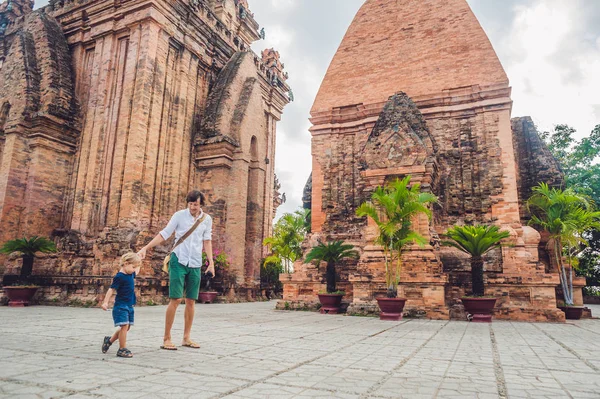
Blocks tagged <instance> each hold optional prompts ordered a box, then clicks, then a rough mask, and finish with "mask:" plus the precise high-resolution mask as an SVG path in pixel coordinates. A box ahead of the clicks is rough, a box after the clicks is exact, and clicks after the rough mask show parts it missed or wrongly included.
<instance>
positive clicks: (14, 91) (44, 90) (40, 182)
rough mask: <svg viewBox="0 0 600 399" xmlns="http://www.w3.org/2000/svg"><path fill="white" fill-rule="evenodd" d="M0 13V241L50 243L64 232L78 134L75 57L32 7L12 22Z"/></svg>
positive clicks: (55, 26) (45, 17) (50, 20)
mask: <svg viewBox="0 0 600 399" xmlns="http://www.w3.org/2000/svg"><path fill="white" fill-rule="evenodd" d="M17 3H19V2H17ZM17 3H15V4H14V7H16V9H19V8H18V4H17ZM5 5H6V3H4V4H3V6H5ZM14 7H13V10H15V8H14ZM3 9H4V11H2V10H0V19H2V20H3V21H4V22H7V23H8V26H7V27H6V30H5V31H4V34H3V35H2V37H1V38H0V42H1V43H2V46H1V47H2V50H3V53H2V54H0V56H1V58H2V60H3V62H2V65H1V67H0V104H1V105H2V110H3V115H2V126H0V130H1V132H2V133H0V135H1V136H2V140H1V143H0V145H1V146H2V149H1V150H0V155H1V158H0V159H1V162H0V242H4V241H6V240H8V239H12V238H15V237H22V236H31V235H47V236H49V235H51V233H52V231H53V230H54V229H55V228H57V227H59V226H60V224H61V220H62V217H63V205H64V201H65V195H66V192H67V190H68V185H69V178H70V175H71V168H72V162H73V155H74V153H75V144H76V139H77V135H78V124H77V121H76V120H75V119H76V118H75V116H76V112H77V111H76V102H75V98H74V93H73V81H72V79H71V76H72V70H71V61H70V60H71V58H70V54H69V51H68V46H67V43H66V40H65V38H64V35H63V34H62V31H61V30H60V27H59V25H58V24H57V22H56V21H55V20H54V19H53V18H52V17H50V16H48V15H46V14H44V13H41V12H34V13H32V12H31V9H30V8H29V9H27V10H26V11H27V12H26V13H24V14H22V15H20V16H18V17H15V18H12V17H14V14H11V13H10V12H8V11H7V8H6V7H3Z"/></svg>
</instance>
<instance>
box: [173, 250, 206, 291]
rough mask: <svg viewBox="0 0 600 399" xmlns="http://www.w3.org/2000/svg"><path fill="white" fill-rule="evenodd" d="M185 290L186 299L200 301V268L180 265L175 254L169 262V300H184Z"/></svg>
mask: <svg viewBox="0 0 600 399" xmlns="http://www.w3.org/2000/svg"><path fill="white" fill-rule="evenodd" d="M184 289H185V297H186V298H188V299H193V300H197V299H198V291H200V268H199V267H187V266H184V265H182V264H181V263H179V259H177V255H175V253H174V252H173V253H171V259H170V260H169V298H172V299H178V298H183V290H184Z"/></svg>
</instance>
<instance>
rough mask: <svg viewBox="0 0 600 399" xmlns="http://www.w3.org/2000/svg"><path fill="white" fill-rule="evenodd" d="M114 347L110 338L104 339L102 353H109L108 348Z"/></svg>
mask: <svg viewBox="0 0 600 399" xmlns="http://www.w3.org/2000/svg"><path fill="white" fill-rule="evenodd" d="M111 345H112V342H110V337H104V342H103V343H102V353H106V352H108V348H110V346H111Z"/></svg>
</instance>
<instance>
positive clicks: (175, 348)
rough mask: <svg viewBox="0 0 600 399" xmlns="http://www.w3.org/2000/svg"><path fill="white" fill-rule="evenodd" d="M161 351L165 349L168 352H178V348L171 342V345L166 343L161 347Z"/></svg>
mask: <svg viewBox="0 0 600 399" xmlns="http://www.w3.org/2000/svg"><path fill="white" fill-rule="evenodd" d="M160 349H164V350H167V351H176V350H177V347H176V346H175V345H173V343H172V342H169V343H167V342H165V343H164V344H163V345H161V346H160Z"/></svg>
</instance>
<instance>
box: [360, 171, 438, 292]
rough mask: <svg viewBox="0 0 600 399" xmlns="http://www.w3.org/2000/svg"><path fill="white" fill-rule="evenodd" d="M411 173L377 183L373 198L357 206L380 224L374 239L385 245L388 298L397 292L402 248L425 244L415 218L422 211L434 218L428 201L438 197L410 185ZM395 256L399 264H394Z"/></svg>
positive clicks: (362, 213) (419, 187)
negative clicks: (393, 179)
mask: <svg viewBox="0 0 600 399" xmlns="http://www.w3.org/2000/svg"><path fill="white" fill-rule="evenodd" d="M409 186H410V176H406V177H405V178H404V179H402V180H400V179H396V180H395V181H393V182H392V183H390V184H389V185H387V186H386V187H377V188H376V189H375V191H374V192H373V194H372V195H371V200H370V201H367V202H365V203H363V204H362V205H361V206H359V207H358V209H357V210H356V215H357V216H368V217H370V218H371V219H373V221H374V222H375V223H376V224H377V227H378V230H379V236H378V237H377V238H376V239H375V243H377V244H379V245H381V246H382V247H383V253H384V258H385V283H386V286H387V296H388V298H395V297H396V296H397V295H398V283H399V282H400V271H401V269H402V251H403V249H404V248H405V247H406V246H407V245H408V244H412V243H417V244H419V245H424V244H426V243H427V241H426V239H425V238H424V237H423V236H422V235H420V234H419V233H417V232H415V231H413V230H412V220H413V218H414V217H416V216H417V215H418V214H420V213H424V214H426V215H427V216H428V217H429V218H431V211H430V210H429V208H428V207H427V206H428V204H431V203H434V202H436V201H437V197H436V196H435V195H433V194H431V193H422V192H421V185H420V184H413V185H412V186H410V187H409ZM394 258H395V260H396V267H394V268H393V267H392V266H391V265H392V264H393V263H394Z"/></svg>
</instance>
